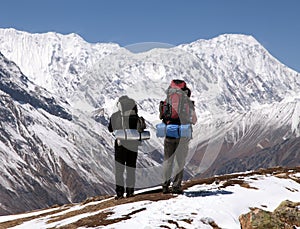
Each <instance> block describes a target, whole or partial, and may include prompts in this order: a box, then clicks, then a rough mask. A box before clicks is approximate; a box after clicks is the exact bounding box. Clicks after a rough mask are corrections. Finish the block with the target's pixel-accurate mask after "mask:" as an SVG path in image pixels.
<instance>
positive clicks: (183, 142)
mask: <svg viewBox="0 0 300 229" xmlns="http://www.w3.org/2000/svg"><path fill="white" fill-rule="evenodd" d="M166 93H167V98H166V99H165V100H164V101H161V102H160V106H159V113H160V116H159V118H160V119H162V123H161V124H158V125H157V126H156V127H157V136H158V137H165V139H164V162H163V183H162V188H163V193H164V194H165V193H169V192H172V193H175V194H182V193H183V191H182V187H181V183H182V179H183V172H184V165H185V160H186V157H187V154H188V150H189V142H190V140H191V138H192V124H195V123H196V122H197V116H196V114H195V109H194V102H193V101H191V100H190V96H191V90H190V89H189V88H188V87H187V85H186V82H185V81H183V80H178V79H176V80H172V81H171V84H170V86H169V87H168V89H167V91H166ZM173 164H174V171H173ZM172 171H173V172H174V174H175V176H174V178H173V183H172V189H171V190H170V189H169V186H170V184H171V180H172Z"/></svg>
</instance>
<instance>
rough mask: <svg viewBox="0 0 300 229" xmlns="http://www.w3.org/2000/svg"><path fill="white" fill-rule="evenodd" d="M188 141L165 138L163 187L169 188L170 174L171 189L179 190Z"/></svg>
mask: <svg viewBox="0 0 300 229" xmlns="http://www.w3.org/2000/svg"><path fill="white" fill-rule="evenodd" d="M188 150H189V140H188V139H185V138H182V139H180V138H177V139H173V138H165V141H164V162H163V184H162V185H163V187H169V185H170V183H171V180H172V177H173V176H172V174H173V175H174V179H173V184H172V186H173V188H181V182H182V178H183V171H184V165H185V160H186V157H187V155H188Z"/></svg>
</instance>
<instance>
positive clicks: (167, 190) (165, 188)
mask: <svg viewBox="0 0 300 229" xmlns="http://www.w3.org/2000/svg"><path fill="white" fill-rule="evenodd" d="M162 192H163V194H168V193H170V190H169V187H166V186H163V188H162Z"/></svg>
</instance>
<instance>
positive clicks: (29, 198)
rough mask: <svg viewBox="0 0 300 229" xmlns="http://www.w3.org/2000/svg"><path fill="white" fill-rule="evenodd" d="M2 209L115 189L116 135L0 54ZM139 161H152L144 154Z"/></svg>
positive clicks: (30, 206) (36, 205)
mask: <svg viewBox="0 0 300 229" xmlns="http://www.w3.org/2000/svg"><path fill="white" fill-rule="evenodd" d="M0 79H1V83H0V98H1V102H0V113H1V119H0V120H1V122H0V132H1V136H0V152H1V160H0V165H1V176H0V180H1V183H0V187H1V188H0V197H1V204H0V213H1V214H9V213H12V212H23V211H26V210H30V209H36V208H40V207H45V206H51V205H53V204H65V203H70V202H74V201H75V202H77V201H82V200H84V199H85V198H87V197H89V196H94V195H101V194H106V193H111V192H112V191H113V182H112V180H113V177H114V175H113V164H114V157H113V139H112V137H111V135H110V134H108V133H107V132H106V131H104V128H103V125H102V124H101V123H98V122H96V121H95V120H94V119H91V118H89V117H88V116H86V115H85V114H84V113H82V112H80V111H76V110H73V111H72V112H71V110H72V108H71V107H70V106H69V105H68V104H67V103H66V102H65V101H61V100H60V99H59V98H58V97H57V96H53V95H51V93H50V92H47V91H46V90H45V89H44V88H42V87H40V86H37V85H35V84H34V83H33V82H31V81H30V80H29V79H28V78H27V77H26V76H25V75H24V74H23V73H22V72H21V71H20V69H19V68H18V67H17V66H16V65H15V63H14V62H12V61H9V60H8V59H6V58H5V57H4V56H3V55H2V54H0ZM141 157H142V159H141V160H139V164H140V166H143V164H144V163H146V164H147V166H149V165H152V162H151V161H152V160H150V159H148V158H145V159H143V156H142V155H141Z"/></svg>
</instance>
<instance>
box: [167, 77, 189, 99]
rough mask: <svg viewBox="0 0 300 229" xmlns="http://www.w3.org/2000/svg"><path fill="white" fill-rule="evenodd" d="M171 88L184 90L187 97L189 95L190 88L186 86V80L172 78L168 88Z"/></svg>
mask: <svg viewBox="0 0 300 229" xmlns="http://www.w3.org/2000/svg"><path fill="white" fill-rule="evenodd" d="M171 88H173V89H181V90H182V91H184V92H185V93H186V94H187V96H188V97H191V90H190V89H189V88H188V87H187V86H186V82H185V81H184V80H180V79H174V80H172V81H171V83H170V86H169V88H168V90H169V89H171Z"/></svg>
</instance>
